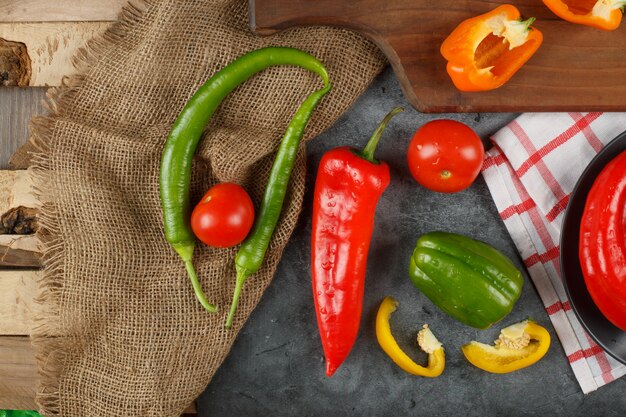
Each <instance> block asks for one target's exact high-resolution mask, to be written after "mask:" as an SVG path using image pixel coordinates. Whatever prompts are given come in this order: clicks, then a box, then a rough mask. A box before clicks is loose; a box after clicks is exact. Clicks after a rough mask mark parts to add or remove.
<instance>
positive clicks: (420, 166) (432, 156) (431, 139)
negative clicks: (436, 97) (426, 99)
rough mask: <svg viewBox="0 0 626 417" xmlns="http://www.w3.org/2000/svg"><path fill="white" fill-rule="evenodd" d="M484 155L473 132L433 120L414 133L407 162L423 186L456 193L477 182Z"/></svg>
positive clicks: (454, 124)
mask: <svg viewBox="0 0 626 417" xmlns="http://www.w3.org/2000/svg"><path fill="white" fill-rule="evenodd" d="M484 155H485V148H484V147H483V143H482V141H481V140H480V138H479V137H478V135H476V133H474V131H473V130H472V129H471V128H469V127H467V126H466V125H464V124H463V123H460V122H456V121H454V120H434V121H432V122H428V123H426V124H425V125H424V126H422V127H421V128H419V129H418V130H417V132H415V134H414V135H413V139H411V143H410V144H409V151H408V154H407V159H408V161H409V169H410V170H411V174H413V178H415V181H417V182H418V183H420V184H421V185H422V186H424V187H426V188H428V189H430V190H433V191H439V192H442V193H455V192H457V191H461V190H464V189H466V188H467V187H469V186H470V185H471V184H472V183H473V182H474V180H475V179H476V177H477V176H478V173H479V172H480V168H481V167H482V165H483V157H484Z"/></svg>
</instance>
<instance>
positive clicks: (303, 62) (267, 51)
mask: <svg viewBox="0 0 626 417" xmlns="http://www.w3.org/2000/svg"><path fill="white" fill-rule="evenodd" d="M277 65H294V66H298V67H301V68H304V69H307V70H309V71H312V72H314V73H316V74H318V75H319V76H320V77H321V78H322V80H323V81H324V86H325V87H324V89H323V90H319V91H318V92H317V93H320V97H319V98H321V96H323V95H324V94H325V93H326V92H328V90H329V89H330V84H329V79H328V72H327V71H326V69H325V68H324V66H323V65H322V63H321V62H319V61H318V60H317V59H315V58H314V57H313V56H311V55H309V54H307V53H306V52H303V51H300V50H298V49H294V48H283V47H269V48H262V49H257V50H255V51H252V52H249V53H247V54H245V55H243V56H241V57H239V58H238V59H236V60H235V61H233V62H231V63H230V64H228V65H227V66H226V67H224V68H223V69H222V70H220V71H219V72H217V73H216V74H215V75H213V76H212V77H211V78H210V79H209V80H208V81H207V82H206V83H204V85H202V86H201V87H200V88H199V89H198V91H197V92H196V93H195V94H194V95H193V97H192V98H191V99H190V100H189V102H187V104H186V105H185V107H184V108H183V110H182V112H181V113H180V115H179V116H178V118H177V119H176V121H175V122H174V125H173V127H172V131H171V132H170V134H169V136H168V138H167V141H166V143H165V148H164V149H163V156H162V158H161V172H160V195H161V205H162V208H163V222H164V226H165V237H166V239H167V241H168V242H169V243H170V245H171V246H172V247H173V248H174V250H175V251H176V252H177V253H178V255H179V256H180V257H181V259H182V260H183V262H184V263H185V268H186V269H187V273H188V274H189V278H190V279H191V283H192V286H193V289H194V292H195V294H196V297H197V298H198V300H199V301H200V303H201V304H202V306H203V307H204V308H205V309H207V310H208V311H210V312H216V311H217V308H216V307H215V306H214V305H212V304H211V303H209V301H208V300H207V298H206V296H205V295H204V293H203V291H202V288H201V286H200V283H199V281H198V277H197V275H196V272H195V269H194V267H193V263H192V257H193V250H194V247H195V241H196V238H195V236H194V234H193V231H192V230H191V226H190V224H189V212H190V202H189V184H190V181H191V165H192V159H193V155H194V153H195V151H196V147H197V145H198V142H199V141H200V137H201V136H202V132H203V131H204V128H205V127H206V125H207V123H208V122H209V120H210V119H211V116H212V115H213V113H214V112H215V110H216V109H217V107H218V106H219V105H220V103H221V102H222V100H223V99H224V98H225V97H226V96H227V95H228V94H229V93H230V92H231V91H233V90H234V89H235V88H237V87H238V86H239V85H241V84H242V83H243V82H244V81H246V80H247V79H249V78H250V77H252V76H253V75H254V74H256V73H258V72H260V71H262V70H264V69H266V68H268V67H271V66H277ZM322 91H324V93H321V92H322ZM315 94H316V93H313V94H312V95H311V96H310V97H309V99H307V101H305V103H307V102H309V103H310V101H309V100H310V99H311V97H313V95H315ZM319 98H317V100H315V104H316V103H317V101H318V100H319ZM315 104H313V106H314V105H315ZM301 110H302V107H301ZM310 111H312V108H311V109H310ZM310 111H309V115H310ZM299 113H300V111H299V112H298V113H297V114H296V117H298V114H299ZM294 121H295V118H294ZM294 121H292V123H291V124H290V125H289V126H290V128H291V127H292V124H293V123H294ZM307 121H308V117H306V120H301V121H300V122H301V123H304V124H306V122H307ZM303 128H304V126H302V129H303ZM292 129H293V128H292ZM288 130H289V129H288ZM296 148H297V144H296ZM259 218H260V216H259ZM263 252H264V251H263Z"/></svg>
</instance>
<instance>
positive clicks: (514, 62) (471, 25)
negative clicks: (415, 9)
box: [441, 4, 543, 91]
mask: <svg viewBox="0 0 626 417" xmlns="http://www.w3.org/2000/svg"><path fill="white" fill-rule="evenodd" d="M534 21H535V19H534V18H530V19H528V20H526V21H522V20H521V18H520V12H519V10H517V8H515V6H511V5H510V4H503V5H502V6H499V7H497V8H495V9H494V10H492V11H490V12H488V13H485V14H482V15H480V16H476V17H473V18H471V19H467V20H465V21H464V22H462V23H461V24H460V25H459V26H457V27H456V29H454V31H453V32H452V33H451V34H450V36H448V37H447V38H446V40H445V41H444V42H443V44H442V45H441V54H442V55H443V57H444V58H445V59H446V60H447V61H448V66H447V71H448V74H449V75H450V78H452V82H453V83H454V85H455V86H456V88H458V89H459V90H461V91H486V90H493V89H495V88H498V87H500V86H501V85H503V84H504V83H506V82H507V81H508V80H509V79H510V78H511V77H512V76H513V74H515V73H516V72H517V70H519V69H520V68H521V67H522V66H523V65H524V64H525V63H526V61H528V60H529V59H530V57H531V56H532V55H533V54H534V53H535V52H536V51H537V49H539V46H540V45H541V43H542V42H543V35H542V34H541V32H540V31H538V30H537V29H533V28H531V27H530V26H531V25H532V23H533V22H534Z"/></svg>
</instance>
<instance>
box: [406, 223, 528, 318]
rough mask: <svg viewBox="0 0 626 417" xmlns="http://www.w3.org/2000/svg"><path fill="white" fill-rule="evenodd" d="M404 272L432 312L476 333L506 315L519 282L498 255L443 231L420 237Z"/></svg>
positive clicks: (510, 266)
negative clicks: (431, 305) (438, 311)
mask: <svg viewBox="0 0 626 417" xmlns="http://www.w3.org/2000/svg"><path fill="white" fill-rule="evenodd" d="M409 273H410V276H411V280H412V281H413V284H415V286H416V287H417V288H419V289H420V291H422V292H423V293H424V295H426V297H428V298H429V299H430V300H431V301H432V302H433V303H434V304H435V305H436V306H437V307H439V308H440V309H441V310H443V311H444V312H445V313H447V314H449V315H450V316H452V317H454V318H455V319H457V320H459V321H461V322H463V323H465V324H467V325H469V326H472V327H476V328H479V329H486V328H488V327H489V326H491V325H492V324H494V323H496V322H498V321H500V320H502V319H503V318H504V317H505V316H506V315H507V314H509V313H510V312H511V310H512V309H513V306H514V305H515V303H516V302H517V299H518V298H519V296H520V294H521V292H522V285H523V283H524V279H523V277H522V273H521V272H520V271H519V270H518V269H517V268H516V267H515V265H513V263H512V262H511V261H510V260H509V259H508V258H507V257H506V256H505V255H503V254H502V253H501V252H499V251H498V250H496V249H494V248H492V247H491V246H489V245H487V244H486V243H483V242H479V241H477V240H474V239H470V238H468V237H465V236H461V235H457V234H453V233H445V232H431V233H427V234H425V235H423V236H422V237H420V238H419V240H418V241H417V245H416V247H415V250H414V251H413V256H412V257H411V266H410V271H409Z"/></svg>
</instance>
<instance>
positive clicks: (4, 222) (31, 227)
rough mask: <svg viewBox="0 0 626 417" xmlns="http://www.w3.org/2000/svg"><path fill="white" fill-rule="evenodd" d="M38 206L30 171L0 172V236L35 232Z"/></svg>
mask: <svg viewBox="0 0 626 417" xmlns="http://www.w3.org/2000/svg"><path fill="white" fill-rule="evenodd" d="M40 206H41V204H40V203H39V200H38V199H37V197H36V196H35V191H34V188H33V179H32V176H31V172H30V171H28V170H20V171H0V234H18V235H24V234H30V233H34V232H36V231H37V228H38V220H37V215H38V211H39V208H40ZM5 239H6V238H5ZM8 242H10V240H9V241H8ZM16 249H17V248H16ZM5 252H6V251H5Z"/></svg>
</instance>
